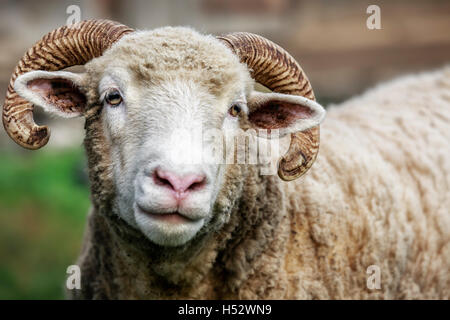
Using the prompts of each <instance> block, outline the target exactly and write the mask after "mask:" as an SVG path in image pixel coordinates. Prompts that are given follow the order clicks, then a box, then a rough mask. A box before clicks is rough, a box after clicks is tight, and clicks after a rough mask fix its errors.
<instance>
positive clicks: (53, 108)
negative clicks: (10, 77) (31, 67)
mask: <svg viewBox="0 0 450 320" xmlns="http://www.w3.org/2000/svg"><path fill="white" fill-rule="evenodd" d="M83 80H84V75H83V74H77V73H72V72H67V71H55V72H47V71H30V72H27V73H25V74H23V75H21V76H19V77H18V78H17V79H16V81H15V82H14V89H15V90H16V92H17V93H18V94H19V95H20V96H22V97H23V98H24V99H26V100H28V101H29V102H31V103H32V104H34V105H37V106H40V107H42V108H43V109H44V110H45V111H46V112H49V113H52V114H55V115H58V116H61V117H64V118H74V117H78V116H81V115H82V114H83V113H84V111H85V110H86V96H85V94H84V93H83V92H82V91H81V89H80V88H81V87H82V84H83V82H84V81H83Z"/></svg>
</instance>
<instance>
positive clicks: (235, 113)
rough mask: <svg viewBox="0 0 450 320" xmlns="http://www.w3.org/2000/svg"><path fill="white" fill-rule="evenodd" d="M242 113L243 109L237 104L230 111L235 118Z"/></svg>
mask: <svg viewBox="0 0 450 320" xmlns="http://www.w3.org/2000/svg"><path fill="white" fill-rule="evenodd" d="M240 112H241V107H240V106H238V105H237V104H234V105H232V106H231V108H230V110H228V113H229V114H231V116H233V117H237V116H238V115H239V113H240Z"/></svg>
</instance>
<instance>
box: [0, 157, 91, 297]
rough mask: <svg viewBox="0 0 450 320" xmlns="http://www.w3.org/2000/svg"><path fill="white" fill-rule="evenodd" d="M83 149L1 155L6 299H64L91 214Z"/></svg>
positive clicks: (2, 288) (0, 279)
mask: <svg viewBox="0 0 450 320" xmlns="http://www.w3.org/2000/svg"><path fill="white" fill-rule="evenodd" d="M84 163H85V158H84V154H83V151H82V150H81V149H77V150H66V151H48V150H39V151H34V152H23V153H13V152H10V151H3V150H2V152H1V155H0V299H60V298H63V297H64V296H63V288H64V283H65V279H66V276H67V274H66V269H67V266H69V265H70V264H73V263H74V262H75V260H76V258H77V256H78V253H79V250H80V247H81V240H82V236H83V231H84V225H85V220H86V214H87V211H88V208H89V190H88V187H87V185H86V179H85V177H84V174H83V168H84Z"/></svg>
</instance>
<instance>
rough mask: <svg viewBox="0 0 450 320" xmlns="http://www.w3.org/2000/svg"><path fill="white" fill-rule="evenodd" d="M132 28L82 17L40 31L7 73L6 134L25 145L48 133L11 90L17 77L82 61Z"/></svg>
mask: <svg viewBox="0 0 450 320" xmlns="http://www.w3.org/2000/svg"><path fill="white" fill-rule="evenodd" d="M133 31H134V30H133V29H131V28H129V27H127V26H125V25H123V24H120V23H118V22H114V21H111V20H84V21H81V22H78V23H76V24H73V25H70V26H63V27H60V28H57V29H55V30H53V31H51V32H49V33H47V34H46V35H44V36H43V37H42V39H41V40H39V41H38V42H36V43H35V44H34V45H33V46H32V47H31V48H30V49H28V50H27V51H26V53H25V54H24V56H23V57H22V59H21V60H20V61H19V62H18V64H17V66H16V68H15V69H14V72H13V74H12V76H11V79H10V82H9V85H8V89H7V92H6V99H5V103H4V105H3V113H2V120H3V126H4V127H5V130H6V132H7V133H8V135H9V136H10V137H11V138H12V139H13V140H14V141H15V142H16V143H18V144H19V145H21V146H22V147H24V148H27V149H39V148H41V147H43V146H44V145H45V144H47V142H48V139H49V137H50V130H49V128H48V127H46V126H39V125H37V124H36V123H35V122H34V119H33V109H34V106H33V105H32V104H31V103H30V102H28V101H27V100H25V99H23V98H22V97H20V96H19V95H18V94H17V93H16V92H15V90H14V82H15V81H16V79H17V77H19V76H20V75H22V74H24V73H26V72H29V71H33V70H45V71H57V70H61V69H64V68H67V67H71V66H74V65H81V64H85V63H86V62H88V61H89V60H91V59H93V58H95V57H99V56H101V55H102V54H103V52H104V51H105V50H106V49H108V48H109V47H111V45H112V44H113V43H114V42H116V41H117V40H119V39H120V38H121V37H123V36H124V35H125V34H127V33H130V32H133Z"/></svg>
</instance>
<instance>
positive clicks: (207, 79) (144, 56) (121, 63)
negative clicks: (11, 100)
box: [86, 27, 253, 96]
mask: <svg viewBox="0 0 450 320" xmlns="http://www.w3.org/2000/svg"><path fill="white" fill-rule="evenodd" d="M111 67H112V68H113V67H120V68H127V69H128V70H130V72H131V73H132V74H131V77H132V79H133V80H134V81H137V83H144V84H150V85H160V84H161V83H163V82H164V81H170V80H171V79H175V78H177V79H185V80H188V81H195V82H196V83H199V84H200V85H201V86H203V87H204V88H205V89H208V90H209V91H210V92H211V93H213V94H214V95H216V96H223V95H226V94H230V92H231V91H244V92H245V93H248V92H249V91H250V90H251V88H252V86H253V80H252V79H251V77H250V74H249V72H248V69H247V66H246V65H244V64H242V63H240V61H239V58H238V57H237V56H236V55H235V54H233V53H232V52H231V50H230V49H228V48H227V47H226V46H225V45H224V44H223V43H221V42H220V41H219V40H217V39H216V38H215V37H213V36H210V35H202V34H200V33H198V32H196V31H195V30H192V29H190V28H185V27H164V28H159V29H155V30H152V31H137V32H134V33H132V34H129V35H126V36H124V37H123V38H122V39H121V40H119V41H118V42H117V43H115V44H114V45H113V46H112V47H111V48H110V49H109V50H107V51H106V52H105V53H104V54H103V55H102V56H101V57H100V58H97V59H94V60H92V61H91V62H90V63H88V64H87V65H86V69H87V70H88V72H90V73H91V74H92V73H98V72H99V71H100V70H101V71H103V70H105V69H106V68H111ZM98 76H100V77H101V75H100V74H99V75H98ZM243 84H244V87H242V85H243Z"/></svg>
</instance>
